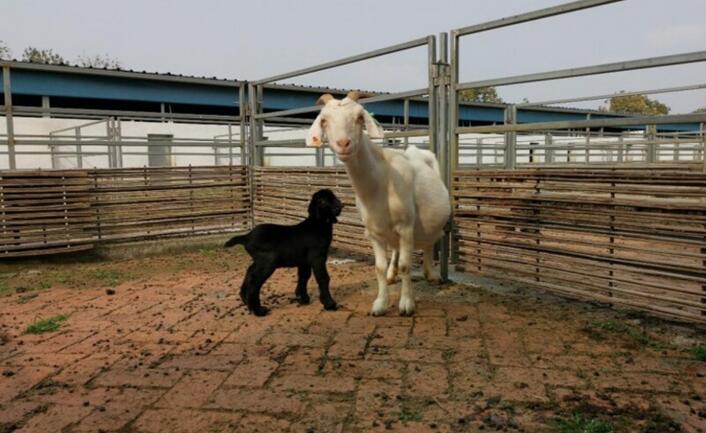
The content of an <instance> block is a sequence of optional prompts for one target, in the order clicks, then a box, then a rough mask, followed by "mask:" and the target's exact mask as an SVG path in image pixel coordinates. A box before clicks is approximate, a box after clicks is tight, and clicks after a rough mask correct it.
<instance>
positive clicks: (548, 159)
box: [544, 134, 554, 164]
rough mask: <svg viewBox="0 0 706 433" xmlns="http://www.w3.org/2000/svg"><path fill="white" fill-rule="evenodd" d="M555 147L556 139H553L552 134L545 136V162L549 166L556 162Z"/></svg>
mask: <svg viewBox="0 0 706 433" xmlns="http://www.w3.org/2000/svg"><path fill="white" fill-rule="evenodd" d="M553 145H554V137H552V134H544V162H545V163H547V164H551V163H552V162H554V149H552V146H553Z"/></svg>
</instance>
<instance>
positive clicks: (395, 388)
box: [355, 379, 402, 431]
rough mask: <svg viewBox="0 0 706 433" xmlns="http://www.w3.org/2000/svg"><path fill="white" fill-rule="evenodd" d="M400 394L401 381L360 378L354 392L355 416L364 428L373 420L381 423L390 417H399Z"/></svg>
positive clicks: (370, 424)
mask: <svg viewBox="0 0 706 433" xmlns="http://www.w3.org/2000/svg"><path fill="white" fill-rule="evenodd" d="M401 395H402V383H401V381H382V380H376V379H365V380H362V381H361V382H360V384H359V386H358V392H357V393H356V403H355V410H356V412H355V416H356V418H357V419H358V420H359V421H360V422H361V423H362V425H364V426H365V427H366V428H370V427H372V425H373V423H374V422H375V423H378V424H382V423H383V422H384V421H385V420H386V419H388V418H390V417H391V418H393V419H399V413H400V412H399V404H398V403H399V399H400V396H401ZM364 431H366V430H364Z"/></svg>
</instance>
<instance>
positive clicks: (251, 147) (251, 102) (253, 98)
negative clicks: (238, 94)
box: [248, 84, 258, 168]
mask: <svg viewBox="0 0 706 433" xmlns="http://www.w3.org/2000/svg"><path fill="white" fill-rule="evenodd" d="M256 93H257V91H256V89H255V85H253V84H248V106H249V108H250V110H249V113H248V114H249V115H250V134H249V137H248V138H249V140H248V165H249V166H250V168H253V167H255V165H256V161H255V142H256V141H257V140H258V137H257V120H256V119H255V114H257V94H256Z"/></svg>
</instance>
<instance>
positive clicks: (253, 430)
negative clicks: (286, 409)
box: [235, 414, 290, 433]
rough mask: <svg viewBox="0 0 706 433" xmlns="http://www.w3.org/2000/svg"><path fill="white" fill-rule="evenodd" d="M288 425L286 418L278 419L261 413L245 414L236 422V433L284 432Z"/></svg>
mask: <svg viewBox="0 0 706 433" xmlns="http://www.w3.org/2000/svg"><path fill="white" fill-rule="evenodd" d="M289 426H290V422H289V421H288V420H286V419H279V418H275V417H272V416H268V415H263V414H253V415H245V416H244V417H243V418H242V419H241V420H240V424H238V428H237V430H235V431H236V432H237V433H273V432H284V431H288V430H287V429H288V428H289Z"/></svg>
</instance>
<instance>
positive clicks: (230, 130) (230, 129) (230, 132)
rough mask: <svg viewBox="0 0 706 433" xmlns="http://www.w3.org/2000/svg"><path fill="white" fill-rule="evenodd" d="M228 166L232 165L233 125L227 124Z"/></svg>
mask: <svg viewBox="0 0 706 433" xmlns="http://www.w3.org/2000/svg"><path fill="white" fill-rule="evenodd" d="M228 165H229V166H230V165H233V125H232V124H230V123H229V124H228Z"/></svg>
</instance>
